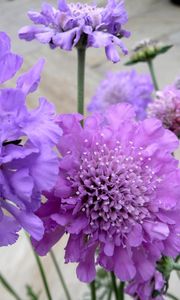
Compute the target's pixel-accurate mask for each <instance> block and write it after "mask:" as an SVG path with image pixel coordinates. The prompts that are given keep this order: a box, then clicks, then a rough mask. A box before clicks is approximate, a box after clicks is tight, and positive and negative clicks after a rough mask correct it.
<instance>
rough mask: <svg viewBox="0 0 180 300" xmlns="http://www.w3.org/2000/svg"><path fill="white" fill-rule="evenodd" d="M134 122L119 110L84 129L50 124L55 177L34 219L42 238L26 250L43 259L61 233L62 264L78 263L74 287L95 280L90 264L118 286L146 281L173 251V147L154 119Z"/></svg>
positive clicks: (72, 119)
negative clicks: (57, 130) (55, 137)
mask: <svg viewBox="0 0 180 300" xmlns="http://www.w3.org/2000/svg"><path fill="white" fill-rule="evenodd" d="M134 116H135V112H134V110H133V108H132V107H131V106H129V105H128V104H119V105H114V106H110V107H109V108H108V109H107V110H106V112H105V114H94V115H92V116H91V117H88V118H87V119H86V120H85V124H84V128H82V126H81V124H80V120H81V119H82V117H81V116H80V115H62V116H60V117H59V119H58V120H57V122H58V123H59V126H60V127H61V128H62V130H63V133H64V134H63V136H62V137H61V140H60V143H59V144H58V148H59V151H60V156H61V160H60V164H59V178H58V180H57V183H56V186H55V188H54V190H53V192H52V193H49V194H46V196H47V198H48V202H47V203H45V204H44V205H42V207H41V208H40V209H39V211H38V213H37V215H38V216H39V217H40V218H41V219H42V221H43V222H44V224H45V235H44V237H43V239H42V240H41V241H40V242H38V241H35V240H33V244H34V247H35V249H36V251H37V252H38V254H40V255H44V254H46V253H47V252H48V251H49V249H50V248H51V247H52V246H53V245H54V244H55V243H56V242H57V241H58V240H59V238H60V237H61V236H62V235H63V234H64V233H67V234H68V235H69V239H68V243H67V246H66V250H65V261H66V262H77V263H78V267H77V276H78V278H79V279H80V280H81V281H85V282H90V281H92V280H93V279H94V278H95V276H96V269H95V265H96V264H99V265H100V266H102V267H104V268H105V269H106V270H108V271H113V272H114V273H115V275H116V276H117V277H118V278H119V279H120V280H122V281H127V280H132V279H133V278H135V276H137V275H138V276H139V277H140V278H141V279H143V280H145V281H147V280H149V279H150V278H151V277H152V276H153V274H154V271H155V267H156V261H157V260H159V259H160V258H161V256H162V255H170V256H172V257H175V256H176V255H177V253H179V251H180V238H179V235H180V219H179V214H180V186H179V180H180V171H179V170H178V167H177V165H178V162H177V161H176V160H175V158H174V157H173V156H172V155H171V153H172V152H173V151H174V149H176V147H177V146H178V140H177V138H176V136H175V135H174V134H173V133H171V132H170V131H168V130H166V129H164V128H163V127H162V124H161V122H160V121H159V120H155V119H146V120H144V121H141V122H136V121H135V119H134Z"/></svg>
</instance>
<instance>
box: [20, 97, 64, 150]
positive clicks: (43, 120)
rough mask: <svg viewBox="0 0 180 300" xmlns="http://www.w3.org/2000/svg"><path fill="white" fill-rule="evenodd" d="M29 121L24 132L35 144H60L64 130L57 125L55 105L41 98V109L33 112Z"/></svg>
mask: <svg viewBox="0 0 180 300" xmlns="http://www.w3.org/2000/svg"><path fill="white" fill-rule="evenodd" d="M28 121H29V122H28V123H27V124H26V125H25V126H24V128H23V131H24V133H25V134H27V135H28V136H29V139H30V140H31V141H32V142H33V143H34V144H36V145H40V144H42V143H46V144H47V143H51V144H56V143H58V141H59V138H60V136H61V133H62V130H61V128H60V127H59V126H58V125H57V124H56V123H55V107H54V105H53V104H51V103H49V102H47V100H46V99H44V98H40V99H39V107H38V108H37V109H35V110H32V111H31V113H30V115H29V120H28Z"/></svg>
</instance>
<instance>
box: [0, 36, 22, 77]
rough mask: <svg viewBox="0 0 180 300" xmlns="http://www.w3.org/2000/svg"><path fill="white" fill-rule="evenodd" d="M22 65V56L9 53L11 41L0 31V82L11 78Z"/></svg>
mask: <svg viewBox="0 0 180 300" xmlns="http://www.w3.org/2000/svg"><path fill="white" fill-rule="evenodd" d="M21 65H22V58H21V57H20V56H19V55H17V54H14V53H11V42H10V39H9V37H8V36H7V34H6V33H5V32H0V83H3V82H5V81H6V80H8V79H10V78H12V77H13V76H14V75H15V73H16V72H17V71H18V70H19V69H20V67H21Z"/></svg>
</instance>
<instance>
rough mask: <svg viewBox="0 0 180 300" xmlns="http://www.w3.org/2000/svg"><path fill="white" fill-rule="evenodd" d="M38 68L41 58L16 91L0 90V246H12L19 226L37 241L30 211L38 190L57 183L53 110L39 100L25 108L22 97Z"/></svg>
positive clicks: (39, 226)
mask: <svg viewBox="0 0 180 300" xmlns="http://www.w3.org/2000/svg"><path fill="white" fill-rule="evenodd" d="M12 59H14V58H12ZM43 64H44V61H43V60H42V59H40V60H39V61H38V62H37V64H36V65H35V66H34V67H33V68H32V69H31V70H30V71H29V72H27V73H25V74H23V75H21V77H19V78H18V80H17V87H16V88H4V89H0V121H1V122H0V246H7V245H9V244H13V243H14V242H15V241H16V240H17V238H18V234H17V232H18V231H19V230H20V229H21V227H23V228H24V229H25V230H26V231H27V232H28V233H29V234H30V235H31V236H32V237H34V238H35V239H37V240H39V239H41V238H42V236H43V232H44V227H43V223H42V221H41V220H40V218H38V217H37V216H36V215H35V213H34V212H35V210H37V208H39V206H40V203H41V195H42V192H43V191H50V190H51V189H52V188H53V185H54V183H55V181H56V179H57V174H58V158H57V155H56V154H55V152H54V151H53V147H54V146H55V144H56V143H57V142H58V140H59V136H60V134H61V129H60V128H59V127H58V126H57V125H56V124H55V123H54V117H55V110H54V107H53V105H52V104H50V103H48V102H47V101H46V100H45V99H44V98H40V99H39V107H37V108H36V109H34V110H28V108H27V106H26V95H27V94H28V93H29V92H32V91H35V89H36V88H37V86H38V82H39V80H40V73H41V70H42V67H43ZM10 65H11V64H9V66H10ZM11 67H12V68H14V65H13V64H12V65H11ZM0 72H1V70H0ZM11 74H13V71H12V72H11Z"/></svg>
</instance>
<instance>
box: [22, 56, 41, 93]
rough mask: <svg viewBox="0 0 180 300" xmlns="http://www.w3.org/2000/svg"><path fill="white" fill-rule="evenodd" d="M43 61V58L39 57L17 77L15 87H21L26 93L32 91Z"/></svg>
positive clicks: (38, 78)
mask: <svg viewBox="0 0 180 300" xmlns="http://www.w3.org/2000/svg"><path fill="white" fill-rule="evenodd" d="M44 62H45V61H44V59H39V61H38V62H37V63H36V64H35V65H34V66H33V67H32V68H31V69H30V70H29V71H28V72H26V73H24V74H23V75H21V76H20V77H19V78H18V80H17V88H19V89H21V90H22V91H23V93H25V94H26V95H27V94H29V93H33V92H34V91H35V90H36V89H37V87H38V85H39V82H40V78H41V72H42V69H43V66H44Z"/></svg>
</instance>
